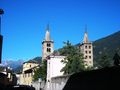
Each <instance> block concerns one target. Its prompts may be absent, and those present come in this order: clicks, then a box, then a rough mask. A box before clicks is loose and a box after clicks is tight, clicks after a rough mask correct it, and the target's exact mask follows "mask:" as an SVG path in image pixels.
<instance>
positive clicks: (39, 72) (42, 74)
mask: <svg viewBox="0 0 120 90" xmlns="http://www.w3.org/2000/svg"><path fill="white" fill-rule="evenodd" d="M46 76H47V61H46V60H43V62H42V65H41V66H40V68H38V69H36V71H35V74H34V76H33V79H34V81H36V80H38V78H41V79H42V80H45V81H46Z"/></svg>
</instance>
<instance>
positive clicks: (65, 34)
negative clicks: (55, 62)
mask: <svg viewBox="0 0 120 90" xmlns="http://www.w3.org/2000/svg"><path fill="white" fill-rule="evenodd" d="M0 8H3V9H4V12H5V13H4V15H3V16H2V35H3V36H4V41H3V53H2V60H19V59H23V60H28V59H31V58H34V57H36V56H41V52H42V50H41V49H42V45H41V42H42V40H43V39H44V36H45V28H46V26H47V24H48V23H49V24H50V29H51V30H50V32H51V38H52V39H53V40H54V42H55V43H54V46H55V47H54V48H55V49H58V48H61V47H62V46H63V41H66V40H70V42H71V43H72V44H77V43H80V42H82V40H83V35H84V31H85V24H87V26H88V34H89V40H90V41H94V40H97V39H99V38H102V37H105V36H107V35H110V34H112V33H114V32H117V31H119V30H120V0H0Z"/></svg>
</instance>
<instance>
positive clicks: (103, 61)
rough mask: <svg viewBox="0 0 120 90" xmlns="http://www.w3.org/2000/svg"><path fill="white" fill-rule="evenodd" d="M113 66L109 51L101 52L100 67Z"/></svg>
mask: <svg viewBox="0 0 120 90" xmlns="http://www.w3.org/2000/svg"><path fill="white" fill-rule="evenodd" d="M110 66H112V64H111V61H110V58H109V56H108V54H107V53H105V52H104V53H101V54H100V58H99V62H98V68H105V67H110Z"/></svg>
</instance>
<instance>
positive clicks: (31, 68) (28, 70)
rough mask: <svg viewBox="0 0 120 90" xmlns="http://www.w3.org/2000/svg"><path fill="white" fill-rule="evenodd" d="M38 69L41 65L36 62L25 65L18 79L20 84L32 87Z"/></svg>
mask: <svg viewBox="0 0 120 90" xmlns="http://www.w3.org/2000/svg"><path fill="white" fill-rule="evenodd" d="M37 68H39V64H38V63H36V62H35V61H28V62H25V63H23V70H22V72H21V73H20V74H19V77H18V79H19V84H21V85H30V86H31V85H32V82H33V75H34V72H35V70H36V69H37Z"/></svg>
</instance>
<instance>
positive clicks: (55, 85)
mask: <svg viewBox="0 0 120 90" xmlns="http://www.w3.org/2000/svg"><path fill="white" fill-rule="evenodd" d="M69 77H70V75H63V76H57V77H53V78H51V82H47V87H48V88H46V90H62V89H63V88H64V86H65V84H66V83H67V80H68V79H69ZM48 85H49V86H48Z"/></svg>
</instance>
